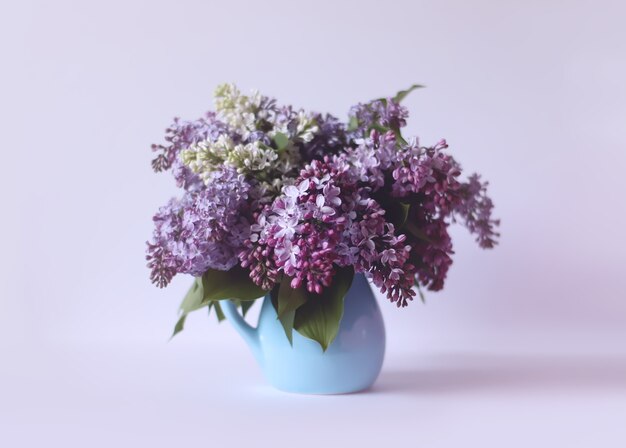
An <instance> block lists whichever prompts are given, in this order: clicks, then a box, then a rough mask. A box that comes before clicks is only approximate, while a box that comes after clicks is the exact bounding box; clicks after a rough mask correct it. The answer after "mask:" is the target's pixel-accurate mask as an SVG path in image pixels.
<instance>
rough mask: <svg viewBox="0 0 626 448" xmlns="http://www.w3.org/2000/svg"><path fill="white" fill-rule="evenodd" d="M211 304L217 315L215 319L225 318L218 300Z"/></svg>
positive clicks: (221, 319)
mask: <svg viewBox="0 0 626 448" xmlns="http://www.w3.org/2000/svg"><path fill="white" fill-rule="evenodd" d="M211 303H212V304H213V308H215V314H216V315H217V321H218V322H221V321H223V320H225V319H226V316H225V315H224V311H222V306H221V305H220V303H219V302H211Z"/></svg>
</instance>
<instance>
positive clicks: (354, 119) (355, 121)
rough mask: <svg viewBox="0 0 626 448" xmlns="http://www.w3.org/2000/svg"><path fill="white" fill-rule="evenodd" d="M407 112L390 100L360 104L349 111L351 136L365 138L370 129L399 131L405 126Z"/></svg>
mask: <svg viewBox="0 0 626 448" xmlns="http://www.w3.org/2000/svg"><path fill="white" fill-rule="evenodd" d="M408 117H409V111H408V110H407V108H406V107H404V106H402V105H401V104H400V103H398V102H396V101H394V100H393V99H391V98H388V99H379V100H374V101H372V102H370V103H365V104H363V103H360V104H357V105H356V106H353V107H352V109H350V113H349V118H350V124H351V129H350V131H352V132H351V136H352V137H354V138H359V137H364V136H367V134H368V133H369V131H371V130H372V129H391V130H393V131H399V130H400V128H403V127H404V126H406V119H407V118H408Z"/></svg>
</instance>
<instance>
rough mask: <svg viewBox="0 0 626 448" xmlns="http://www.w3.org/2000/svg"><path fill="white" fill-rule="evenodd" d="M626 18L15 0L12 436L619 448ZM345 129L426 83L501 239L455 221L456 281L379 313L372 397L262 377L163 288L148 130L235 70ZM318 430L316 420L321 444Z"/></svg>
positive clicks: (11, 67)
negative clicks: (383, 339)
mask: <svg viewBox="0 0 626 448" xmlns="http://www.w3.org/2000/svg"><path fill="white" fill-rule="evenodd" d="M625 20H626V7H624V6H623V3H622V2H618V1H616V2H608V1H594V2H592V1H577V2H574V1H572V2H566V1H526V2H495V1H491V2H489V1H481V2H463V1H445V2H417V1H416V2H393V1H386V2H371V1H359V2H347V1H346V2H338V1H335V2H331V1H318V2H315V3H313V2H295V1H292V2H287V1H284V2H282V1H275V0H271V1H264V2H241V1H228V2H226V1H222V2H202V1H195V2H191V1H176V2H170V3H166V2H156V1H146V2H139V1H107V2H100V3H98V2H44V1H21V2H11V3H9V2H7V3H3V4H2V6H0V48H1V55H2V70H1V71H0V79H1V82H0V95H1V96H0V114H1V116H0V123H2V140H1V143H2V145H1V147H2V149H1V151H2V155H3V158H2V160H3V164H2V175H1V176H0V191H2V205H3V207H2V210H3V212H2V219H1V220H0V227H1V230H2V233H1V235H3V238H2V241H3V244H2V246H1V247H2V252H1V257H0V276H1V278H0V280H1V282H0V354H1V358H0V445H2V446H10V447H15V446H28V447H31V446H33V447H34V446H64V447H74V446H103V447H110V446H118V447H126V446H142V445H148V444H150V445H149V446H177V445H180V446H183V445H188V446H196V445H208V444H210V443H211V444H219V445H227V446H228V445H235V446H243V444H244V443H249V444H252V443H256V444H257V445H259V444H261V445H262V446H263V445H265V444H267V446H283V445H285V446H286V445H293V444H297V445H299V446H319V444H320V443H325V445H326V446H335V445H337V444H339V443H343V442H347V441H353V442H354V443H356V444H358V445H360V446H368V445H372V446H377V445H380V444H381V443H389V442H397V443H402V444H403V445H407V444H408V445H409V446H417V445H418V444H421V445H424V446H460V445H461V444H463V445H464V446H467V445H469V446H472V445H474V444H478V443H479V442H480V444H481V445H483V446H507V447H514V446H529V445H530V444H532V446H570V447H572V446H603V447H608V446H624V443H625V442H626V430H625V429H624V422H625V421H626V293H625V291H626V237H625V236H624V235H626V233H625V228H626V205H625V204H626V201H625V200H624V198H623V196H624V193H626V180H625V176H624V171H625V164H626V133H625V125H626V87H625V86H626V83H625V82H624V81H625V80H626V27H624V22H625ZM224 81H234V82H236V83H238V84H239V86H240V87H241V88H242V89H244V90H248V89H252V88H258V89H260V90H261V91H262V92H264V93H266V94H269V95H272V96H276V97H277V98H279V100H280V101H282V102H286V103H293V104H294V105H297V106H302V107H305V108H308V109H315V110H320V111H330V112H332V113H334V114H336V115H339V116H341V117H345V114H346V112H347V110H348V108H349V106H350V105H351V104H353V103H355V102H358V101H363V100H368V99H370V98H373V97H378V96H382V95H388V94H393V93H394V92H395V91H396V90H399V89H401V88H404V87H406V86H408V85H409V84H411V83H413V82H420V83H424V84H426V85H427V86H428V88H427V89H424V90H421V91H418V92H415V93H413V94H412V95H411V96H410V97H409V98H408V99H407V101H406V105H407V106H408V107H409V109H410V111H411V120H410V124H409V127H408V131H409V133H412V134H418V135H420V136H421V137H422V139H423V141H424V142H425V143H433V142H435V141H436V140H437V139H439V138H441V137H445V138H447V140H448V142H449V144H450V147H451V150H452V151H453V152H454V154H455V155H456V156H457V157H458V159H459V160H461V161H462V163H463V165H464V166H465V168H466V170H468V171H471V170H478V171H480V172H482V173H483V174H484V176H485V177H486V178H487V179H489V180H490V181H491V183H492V185H491V191H492V195H493V198H494V200H495V202H496V206H497V213H498V215H499V216H500V217H501V218H502V233H503V238H502V244H501V245H500V246H499V247H498V248H497V249H496V250H494V251H490V252H482V251H480V250H479V249H478V248H476V247H475V245H474V244H473V242H472V239H471V238H470V237H469V236H467V235H466V234H465V233H464V232H463V231H462V229H458V230H455V232H454V236H455V247H456V252H457V254H456V261H455V265H454V266H453V268H452V270H451V273H450V275H449V279H448V284H447V289H446V290H445V291H444V292H441V293H438V294H429V295H428V303H427V305H426V306H423V305H421V304H420V303H414V304H413V305H412V306H410V307H409V308H408V309H404V310H397V309H396V308H395V307H394V306H392V305H390V304H388V303H385V302H384V301H381V306H382V309H383V313H384V315H385V319H386V324H387V329H388V354H387V361H386V364H385V367H384V372H383V374H382V376H381V378H380V380H379V383H378V385H377V387H375V388H374V390H373V391H371V392H370V393H367V394H361V395H353V396H347V397H298V396H291V395H285V394H282V393H279V392H274V391H273V390H271V389H269V388H268V387H267V386H265V384H264V382H263V379H262V378H261V375H260V371H259V370H258V369H257V368H256V366H255V365H254V363H253V360H252V357H251V356H250V354H249V353H248V352H247V350H246V348H245V347H244V345H243V342H242V341H240V340H239V339H238V336H237V335H236V334H235V332H234V331H232V329H231V328H229V326H228V325H227V324H226V325H221V326H218V325H217V324H216V323H215V322H214V321H213V319H207V317H206V316H204V315H198V316H193V317H191V318H190V319H188V325H187V329H186V330H185V332H184V333H183V334H182V335H181V336H179V337H177V338H176V339H175V340H173V341H172V342H170V343H167V338H168V336H169V333H170V330H171V328H172V325H173V323H174V321H175V317H176V309H177V306H178V303H179V300H180V298H181V296H182V294H183V292H184V291H185V289H186V288H187V286H188V285H187V284H188V280H187V279H185V278H178V279H177V280H176V281H175V282H174V283H173V284H172V285H171V287H169V288H168V289H166V290H163V291H160V290H158V289H156V288H154V287H153V286H152V285H150V283H149V281H148V272H147V270H146V268H145V266H144V260H143V250H144V242H145V240H146V239H147V238H148V237H149V235H150V232H151V220H150V218H151V215H152V213H153V212H154V211H155V210H156V208H157V207H158V206H159V205H160V204H162V203H163V202H165V201H166V200H167V198H169V197H170V196H171V195H174V194H176V190H175V188H174V186H173V182H172V180H171V179H170V178H169V177H168V176H167V175H154V174H152V172H151V170H150V167H149V161H150V159H151V154H150V151H149V145H150V143H153V142H159V141H161V140H160V139H161V138H162V132H163V129H164V128H165V127H166V126H167V125H168V124H169V122H170V120H171V118H172V117H173V116H174V115H180V116H182V117H185V118H196V117H198V116H199V115H200V114H201V113H203V112H204V111H205V110H206V109H208V108H211V107H212V103H211V93H212V90H213V88H214V87H215V86H216V85H217V84H218V83H221V82H224ZM304 434H306V435H304Z"/></svg>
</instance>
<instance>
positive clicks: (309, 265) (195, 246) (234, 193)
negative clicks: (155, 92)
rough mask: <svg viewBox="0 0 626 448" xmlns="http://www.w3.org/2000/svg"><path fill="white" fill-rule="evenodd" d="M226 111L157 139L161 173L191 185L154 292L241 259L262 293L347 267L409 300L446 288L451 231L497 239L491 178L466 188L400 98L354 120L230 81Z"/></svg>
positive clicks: (487, 243) (307, 284)
mask: <svg viewBox="0 0 626 448" xmlns="http://www.w3.org/2000/svg"><path fill="white" fill-rule="evenodd" d="M406 93H407V91H404V93H403V96H405V95H406ZM400 97H401V96H398V97H396V98H400ZM216 104H217V111H216V112H209V113H207V114H206V115H205V116H204V117H203V118H201V119H199V120H196V121H191V122H187V121H181V120H178V119H176V120H174V123H173V124H172V125H171V126H170V127H169V128H168V129H167V130H166V137H165V140H166V144H165V145H153V150H154V151H156V152H158V153H159V154H158V155H157V157H156V158H155V159H154V160H153V162H152V165H153V168H154V169H155V171H164V170H171V172H172V174H173V175H174V177H175V179H176V182H177V185H178V186H179V187H181V188H183V189H184V190H185V191H184V195H183V196H182V198H181V199H178V200H177V199H174V200H171V201H170V202H169V203H168V204H167V205H166V206H164V207H162V208H161V209H160V210H159V212H158V213H157V214H156V216H155V217H154V222H155V229H154V235H153V239H152V240H151V241H150V242H149V243H148V254H147V258H148V262H149V263H148V266H149V267H150V269H151V272H152V274H151V277H152V280H153V282H154V283H156V284H157V285H158V286H161V287H163V286H165V285H167V284H168V283H169V282H170V281H171V279H172V277H173V276H174V275H176V274H177V273H186V274H191V275H194V276H199V275H202V274H203V273H204V272H205V271H207V270H208V269H219V270H228V269H230V268H232V267H233V266H235V265H237V264H239V265H240V266H241V267H243V268H246V269H248V270H249V271H250V278H251V279H252V280H253V281H254V282H255V283H256V284H257V285H259V286H261V287H262V288H263V289H264V290H270V289H271V288H272V287H274V286H275V285H276V284H277V283H280V282H282V281H289V282H290V284H291V286H292V287H293V288H301V287H302V288H306V289H307V290H308V291H310V292H313V293H317V294H320V293H323V291H324V289H325V288H326V287H328V286H329V285H330V284H331V283H332V281H333V278H334V276H335V273H336V270H337V268H338V267H346V266H351V267H353V268H354V271H355V272H362V273H364V274H365V275H366V276H368V277H369V278H370V279H371V280H372V281H373V283H374V284H375V285H376V286H378V287H379V289H380V290H381V291H382V292H383V293H386V294H387V297H388V298H389V299H390V300H391V301H392V302H395V303H397V304H398V306H405V305H406V304H407V303H408V301H410V300H412V298H413V297H414V296H415V292H414V290H413V287H414V286H415V285H421V286H424V287H426V288H428V289H430V290H439V289H441V288H442V287H443V286H444V282H445V278H446V275H447V272H448V269H449V267H450V265H451V264H452V258H451V256H452V254H453V250H452V241H451V238H450V235H449V232H448V230H449V229H448V227H449V225H450V224H451V223H453V222H456V221H458V222H461V223H462V224H464V225H465V227H467V229H468V230H469V231H470V232H471V233H472V234H474V235H475V237H476V241H477V242H478V243H479V245H480V246H481V247H484V248H490V247H493V246H494V245H495V244H496V242H497V238H498V236H499V234H498V233H497V231H496V229H497V226H498V225H499V221H498V220H496V219H493V218H492V211H493V203H492V201H491V199H490V198H489V197H488V196H487V190H486V189H487V183H486V182H482V181H481V179H480V176H478V175H476V174H475V175H472V176H470V177H469V178H467V180H463V179H462V178H461V174H462V169H461V166H460V164H459V163H458V162H457V161H456V160H455V159H454V158H453V157H452V156H451V155H450V154H449V153H448V152H447V144H446V142H445V141H444V140H442V141H440V142H439V143H437V144H436V145H434V146H431V147H427V146H420V144H419V142H418V141H417V139H413V140H410V141H409V142H407V141H405V140H404V139H403V138H402V135H401V132H400V130H401V128H403V127H404V126H405V125H406V120H407V118H408V111H407V109H406V108H405V107H403V106H401V105H400V104H399V102H398V101H396V100H394V99H386V100H383V99H379V100H375V101H372V102H370V103H364V104H358V105H356V106H354V107H353V108H352V109H351V110H350V113H349V122H348V123H343V122H341V121H340V120H338V119H337V118H335V117H333V116H332V115H328V114H326V115H323V114H319V113H308V112H305V111H303V110H296V109H294V108H292V107H291V106H281V105H278V104H277V103H276V101H275V100H274V99H272V98H269V97H265V96H262V95H259V94H258V93H253V94H251V95H249V96H248V95H243V94H242V93H241V92H240V91H239V90H238V89H237V88H236V87H235V86H233V85H229V84H227V85H223V86H220V87H219V88H218V89H217V91H216Z"/></svg>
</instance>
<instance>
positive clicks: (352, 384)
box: [222, 274, 385, 394]
mask: <svg viewBox="0 0 626 448" xmlns="http://www.w3.org/2000/svg"><path fill="white" fill-rule="evenodd" d="M222 309H223V310H224V313H225V314H226V317H227V318H228V320H229V321H230V322H231V323H232V324H233V326H234V327H235V328H236V329H237V331H238V332H239V333H240V334H241V335H242V336H243V338H244V339H245V340H246V342H247V343H248V345H249V346H250V349H251V350H252V353H253V354H254V356H255V358H256V359H257V361H258V363H259V364H260V366H261V368H262V370H263V373H264V375H265V377H266V378H267V380H268V381H269V382H270V383H271V384H272V385H273V386H274V387H276V388H277V389H280V390H284V391H287V392H296V393H305V394H341V393H350V392H357V391H360V390H364V389H367V388H369V387H370V386H371V385H372V384H374V381H376V378H377V377H378V374H379V373H380V369H381V367H382V364H383V358H384V355H385V327H384V323H383V318H382V314H381V312H380V308H379V307H378V303H377V301H376V297H375V296H374V294H373V293H372V290H371V289H370V285H369V283H368V282H367V280H366V278H365V277H364V276H363V275H362V274H357V275H355V276H354V280H353V282H352V286H351V287H350V289H349V291H348V293H347V294H346V297H345V299H344V313H343V318H342V319H341V323H340V327H339V332H338V334H337V337H336V338H335V340H334V341H333V342H332V343H331V344H330V345H329V347H328V349H327V350H326V352H324V351H322V347H321V346H320V344H318V343H317V342H315V341H313V340H311V339H308V338H306V337H304V336H302V335H301V334H300V333H298V332H297V331H295V330H294V331H293V346H292V345H291V344H290V343H289V340H288V339H287V336H286V335H285V331H284V330H283V327H282V325H281V324H280V322H279V321H278V319H277V314H276V310H275V309H274V306H273V305H272V301H271V298H270V297H269V295H268V296H266V297H265V298H264V299H263V305H262V308H261V312H260V315H259V322H258V325H257V327H256V328H255V327H252V326H250V325H249V324H248V323H247V322H246V321H245V320H244V319H243V318H242V317H241V315H240V314H239V312H238V310H237V308H236V307H235V305H234V304H233V303H232V302H231V301H224V302H223V305H222Z"/></svg>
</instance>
